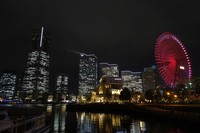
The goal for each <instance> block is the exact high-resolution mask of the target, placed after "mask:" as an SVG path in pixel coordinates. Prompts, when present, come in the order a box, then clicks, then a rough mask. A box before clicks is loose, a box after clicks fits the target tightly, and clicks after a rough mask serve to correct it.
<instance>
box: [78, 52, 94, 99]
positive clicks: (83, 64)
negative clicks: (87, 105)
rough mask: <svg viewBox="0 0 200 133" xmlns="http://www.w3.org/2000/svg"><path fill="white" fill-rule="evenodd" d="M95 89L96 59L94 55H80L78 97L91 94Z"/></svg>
mask: <svg viewBox="0 0 200 133" xmlns="http://www.w3.org/2000/svg"><path fill="white" fill-rule="evenodd" d="M96 87H97V57H96V56H95V55H94V54H89V55H88V54H85V53H81V54H80V63H79V88H78V94H79V96H84V95H87V94H89V93H91V91H92V90H94V89H96Z"/></svg>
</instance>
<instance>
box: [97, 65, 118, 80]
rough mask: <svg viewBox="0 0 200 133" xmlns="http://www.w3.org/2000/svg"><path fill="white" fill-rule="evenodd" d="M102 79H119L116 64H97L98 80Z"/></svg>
mask: <svg viewBox="0 0 200 133" xmlns="http://www.w3.org/2000/svg"><path fill="white" fill-rule="evenodd" d="M102 77H119V66H118V65H117V64H108V63H99V79H101V78H102Z"/></svg>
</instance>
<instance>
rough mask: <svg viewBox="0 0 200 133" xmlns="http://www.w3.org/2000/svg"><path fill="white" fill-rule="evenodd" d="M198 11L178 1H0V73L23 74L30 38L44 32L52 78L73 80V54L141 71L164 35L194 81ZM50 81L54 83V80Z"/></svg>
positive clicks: (75, 72)
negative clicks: (177, 43) (184, 55)
mask: <svg viewBox="0 0 200 133" xmlns="http://www.w3.org/2000/svg"><path fill="white" fill-rule="evenodd" d="M198 7H199V4H197V3H195V2H190V3H189V2H184V1H181V0H177V1H170V2H168V3H166V2H163V1H159V0H156V1H153V2H142V1H140V2H136V1H126V2H125V1H124V2H122V1H118V0H116V1H114V2H111V1H107V2H104V1H101V2H95V1H87V2H86V1H84V2H83V1H78V2H75V1H67V2H54V1H52V0H48V1H42V2H40V3H37V2H35V1H32V0H31V1H25V0H22V1H17V2H16V1H12V2H11V1H3V8H2V9H3V12H1V13H0V14H1V15H2V17H3V18H4V19H3V20H2V25H3V26H2V30H1V32H0V33H1V39H2V41H1V42H2V45H1V48H0V50H1V51H0V59H1V61H2V65H1V66H0V70H4V69H13V70H17V71H19V72H23V71H24V70H25V67H26V59H27V53H28V51H29V50H30V44H31V33H32V32H33V30H34V29H40V28H41V27H42V26H44V28H45V29H47V30H48V31H49V32H50V33H52V38H51V47H50V51H49V53H50V56H51V61H50V73H51V75H53V76H54V77H55V75H56V73H57V72H64V73H68V74H69V76H71V77H73V78H78V76H77V75H78V56H77V54H76V52H74V51H80V52H84V53H90V54H95V55H96V56H97V57H98V60H99V62H109V63H111V64H113V63H114V64H118V66H119V67H120V69H121V70H131V71H143V69H144V68H145V67H150V66H152V65H154V64H155V59H154V47H155V43H156V39H157V37H158V36H159V35H160V34H161V33H163V32H166V31H169V32H172V33H173V34H175V35H176V36H177V37H178V38H179V39H180V40H181V42H182V43H183V44H184V46H185V47H186V49H187V51H188V54H189V57H190V59H191V64H192V71H193V75H194V76H199V75H200V70H199V69H198V68H199V66H200V63H199V61H198V57H199V52H198V48H199V47H198V42H199V40H198V35H199V30H198V29H199V27H200V23H199V20H200V19H199V15H198V12H199V10H200V9H199V8H198ZM69 51H71V52H69ZM13 57H15V60H13ZM11 60H12V61H11ZM50 80H51V82H54V81H55V78H53V79H50ZM69 82H74V81H69ZM73 84H75V83H73Z"/></svg>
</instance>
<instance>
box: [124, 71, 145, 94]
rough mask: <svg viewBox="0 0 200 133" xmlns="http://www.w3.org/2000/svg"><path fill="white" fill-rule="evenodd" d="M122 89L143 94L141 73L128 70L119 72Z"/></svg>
mask: <svg viewBox="0 0 200 133" xmlns="http://www.w3.org/2000/svg"><path fill="white" fill-rule="evenodd" d="M121 77H122V80H123V88H128V89H129V90H130V92H141V93H142V92H143V87H142V73H141V72H132V71H129V70H125V71H121Z"/></svg>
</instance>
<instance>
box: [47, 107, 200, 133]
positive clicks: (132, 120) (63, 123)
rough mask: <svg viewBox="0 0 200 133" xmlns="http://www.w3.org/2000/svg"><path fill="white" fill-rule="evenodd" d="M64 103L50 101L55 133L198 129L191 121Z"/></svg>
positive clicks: (146, 132)
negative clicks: (82, 108)
mask: <svg viewBox="0 0 200 133" xmlns="http://www.w3.org/2000/svg"><path fill="white" fill-rule="evenodd" d="M66 110H67V109H66V105H65V104H57V105H47V113H48V114H49V115H52V121H53V125H52V131H51V132H52V133H199V132H200V128H199V127H198V126H197V125H196V126H194V125H192V126H191V124H189V123H183V124H184V125H182V124H180V123H174V122H166V121H158V119H155V120H154V119H148V118H146V119H145V118H139V117H134V114H133V115H119V114H105V113H88V112H67V111H66Z"/></svg>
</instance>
